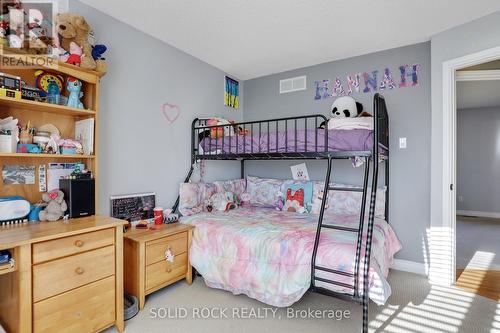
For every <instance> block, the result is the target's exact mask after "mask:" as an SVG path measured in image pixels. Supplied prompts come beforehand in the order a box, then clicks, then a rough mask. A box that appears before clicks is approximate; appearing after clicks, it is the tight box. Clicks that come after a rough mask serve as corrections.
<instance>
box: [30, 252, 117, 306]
mask: <svg viewBox="0 0 500 333" xmlns="http://www.w3.org/2000/svg"><path fill="white" fill-rule="evenodd" d="M114 273H115V248H114V246H107V247H103V248H100V249H97V250H93V251H89V252H84V253H80V254H77V255H74V256H71V257H65V258H62V259H57V260H54V261H49V262H45V263H42V264H38V265H34V266H33V300H34V302H38V301H40V300H42V299H45V298H47V297H51V296H54V295H57V294H60V293H63V292H65V291H68V290H71V289H74V288H78V287H81V286H83V285H85V284H88V283H91V282H94V281H97V280H100V279H102V278H105V277H108V276H110V275H113V274H114Z"/></svg>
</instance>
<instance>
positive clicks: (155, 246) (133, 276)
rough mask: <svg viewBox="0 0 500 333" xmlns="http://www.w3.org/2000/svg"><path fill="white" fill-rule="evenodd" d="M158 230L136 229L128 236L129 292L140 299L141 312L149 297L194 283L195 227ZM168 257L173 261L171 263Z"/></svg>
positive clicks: (168, 226) (161, 227) (126, 266)
mask: <svg viewBox="0 0 500 333" xmlns="http://www.w3.org/2000/svg"><path fill="white" fill-rule="evenodd" d="M154 228H155V230H149V229H148V230H146V229H135V228H132V229H131V230H129V231H127V232H126V233H125V234H124V245H123V246H124V285H125V291H126V292H127V293H128V294H131V295H134V296H136V297H137V298H138V299H139V309H141V310H142V309H143V308H144V303H145V298H146V295H149V294H151V293H152V292H155V291H157V290H159V289H161V288H164V287H166V286H168V285H170V284H172V283H174V282H177V281H179V280H182V279H184V278H185V279H186V281H187V283H188V284H191V283H192V269H191V265H190V264H189V247H190V245H191V235H192V229H193V227H192V226H188V225H183V224H180V223H174V224H162V225H155V226H154ZM167 253H170V254H172V255H173V258H170V260H167V257H166V254H167Z"/></svg>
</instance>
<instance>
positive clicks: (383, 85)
mask: <svg viewBox="0 0 500 333" xmlns="http://www.w3.org/2000/svg"><path fill="white" fill-rule="evenodd" d="M397 69H398V70H397V71H396V73H397V72H398V71H399V83H396V81H395V80H394V75H393V74H392V71H391V69H390V68H389V67H386V68H385V69H384V72H383V75H379V74H381V73H380V72H379V70H373V71H371V72H360V73H354V74H348V75H346V77H345V80H344V81H343V80H342V79H341V77H338V76H337V77H336V78H335V80H334V81H333V84H331V81H330V79H326V80H322V81H315V82H314V87H315V94H314V99H315V100H322V99H328V98H330V97H340V96H347V95H351V94H353V93H359V92H363V93H371V92H377V91H378V90H380V91H384V90H393V89H395V88H407V87H417V86H418V85H419V81H418V75H419V73H420V69H421V66H420V64H411V65H409V64H405V65H401V66H398V67H397ZM397 77H398V75H397V74H396V78H397ZM379 78H380V81H379Z"/></svg>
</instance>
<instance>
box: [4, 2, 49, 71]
mask: <svg viewBox="0 0 500 333" xmlns="http://www.w3.org/2000/svg"><path fill="white" fill-rule="evenodd" d="M57 4H58V1H57V0H24V1H22V2H21V1H20V0H0V5H1V6H0V10H1V16H0V56H1V62H0V68H13V67H16V68H17V67H28V68H29V67H39V66H42V65H43V66H57V63H58V61H57V58H58V50H59V43H58V39H57V31H56V29H55V26H54V22H55V17H56V14H57V12H58V11H57V7H58V6H57Z"/></svg>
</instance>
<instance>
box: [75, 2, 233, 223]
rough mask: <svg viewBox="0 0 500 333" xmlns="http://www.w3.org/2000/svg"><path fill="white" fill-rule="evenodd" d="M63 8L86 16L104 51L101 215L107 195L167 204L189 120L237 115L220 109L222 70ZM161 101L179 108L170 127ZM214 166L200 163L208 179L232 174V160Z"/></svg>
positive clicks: (185, 149)
mask: <svg viewBox="0 0 500 333" xmlns="http://www.w3.org/2000/svg"><path fill="white" fill-rule="evenodd" d="M70 11H71V12H76V13H80V14H81V15H83V16H85V17H86V18H87V20H88V21H89V23H90V24H91V26H92V27H93V29H94V30H95V32H96V35H97V37H98V38H99V41H100V42H102V43H104V44H106V45H107V46H108V48H109V50H108V52H107V53H106V55H105V56H106V59H107V61H108V64H109V72H108V74H107V75H106V76H105V77H104V78H103V79H102V86H101V101H100V108H101V109H100V124H101V126H100V133H99V135H100V154H99V158H100V159H99V168H100V186H99V191H100V209H99V211H100V213H102V214H109V196H110V195H113V194H124V193H136V192H146V191H155V192H156V193H157V201H158V204H160V205H162V206H164V207H169V206H171V205H173V203H174V201H175V198H176V197H177V194H178V192H179V191H178V187H179V183H180V182H181V181H182V180H183V178H184V177H185V174H186V173H187V171H188V168H189V164H190V131H189V128H190V126H191V121H192V120H193V119H194V118H195V117H198V116H213V115H220V116H223V117H225V118H230V119H235V120H240V119H241V117H242V110H241V109H240V110H239V111H233V110H231V109H228V108H225V107H224V106H223V78H224V72H222V71H220V70H218V69H217V68H214V67H212V66H210V65H208V64H206V63H204V62H202V61H200V60H198V59H196V58H194V57H192V56H190V55H188V54H186V53H183V52H181V51H179V50H177V49H175V48H173V47H171V46H169V45H167V44H165V43H163V42H161V41H159V40H157V39H155V38H153V37H150V36H148V35H146V34H144V33H142V32H140V31H138V30H136V29H134V28H132V27H131V26H129V25H127V24H125V23H122V22H119V21H117V20H115V19H113V18H112V17H110V16H108V15H105V14H103V13H102V12H99V11H97V10H95V9H93V8H91V7H89V6H87V5H84V4H82V3H80V2H77V1H71V3H70ZM166 102H168V103H173V104H177V105H179V106H180V109H181V114H180V117H179V118H178V119H177V121H175V122H174V123H173V124H172V125H170V124H168V123H167V121H166V119H165V118H164V117H163V115H162V113H161V108H162V105H163V104H164V103H166ZM221 163H227V164H228V167H224V168H221V167H220V165H221ZM230 165H234V167H229V166H230ZM217 166H218V168H214V167H213V164H211V163H207V168H206V169H207V179H215V178H220V179H227V178H235V177H238V176H239V168H238V166H239V164H238V163H233V162H219V163H218V164H217Z"/></svg>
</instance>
